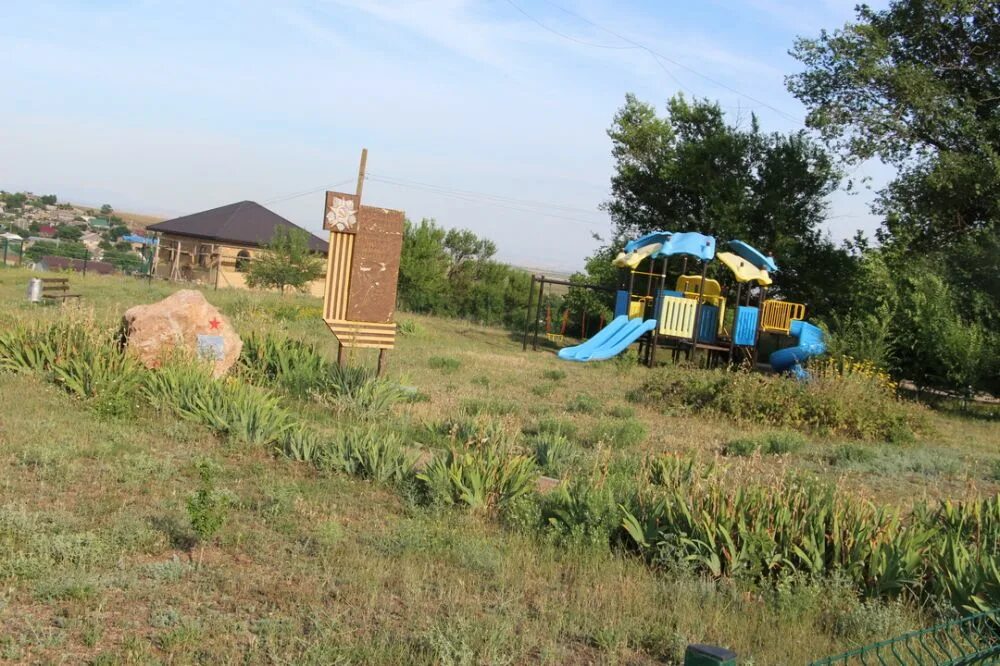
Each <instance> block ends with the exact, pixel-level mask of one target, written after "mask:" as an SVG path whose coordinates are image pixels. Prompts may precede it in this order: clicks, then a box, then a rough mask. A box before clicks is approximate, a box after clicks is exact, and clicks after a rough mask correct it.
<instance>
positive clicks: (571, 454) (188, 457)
mask: <svg viewBox="0 0 1000 666" xmlns="http://www.w3.org/2000/svg"><path fill="white" fill-rule="evenodd" d="M29 276H30V273H28V272H27V271H22V270H15V269H7V270H3V271H0V302H2V303H3V304H4V308H3V310H2V312H0V320H2V321H0V323H2V324H3V325H5V326H7V325H11V324H12V323H14V322H22V323H23V322H26V321H36V320H37V321H56V320H60V319H62V320H65V319H72V318H75V319H87V320H93V321H95V322H97V324H98V326H106V327H113V326H114V325H115V324H116V322H117V321H118V319H119V318H120V316H121V313H122V312H123V311H124V310H125V309H126V308H127V307H129V306H131V305H133V304H137V303H146V302H152V301H155V300H158V299H160V298H162V297H164V296H165V295H167V294H169V293H170V292H171V291H173V290H174V289H176V286H175V285H169V284H165V283H161V282H153V283H147V282H142V281H137V280H134V279H131V278H121V277H88V278H86V279H84V278H80V277H78V276H74V277H73V278H72V282H73V284H74V290H76V291H79V292H80V293H82V294H83V298H82V299H81V303H80V306H79V307H77V306H74V305H69V306H67V307H52V306H48V307H44V306H37V305H31V304H28V303H26V302H25V299H24V292H25V288H26V284H27V280H28V277H29ZM205 295H206V297H207V298H208V299H209V300H210V301H211V302H213V303H214V304H216V305H217V306H218V307H219V308H220V309H221V310H222V311H223V312H224V313H225V314H226V315H228V316H229V317H230V318H231V320H232V322H233V324H234V326H235V327H236V328H237V330H238V331H239V332H240V333H241V334H242V335H244V336H246V335H248V334H250V333H259V334H270V335H277V336H282V337H287V338H290V339H295V340H302V341H306V342H309V343H312V344H315V345H316V346H317V347H318V349H320V350H321V351H322V352H323V353H324V354H326V355H328V356H332V355H333V353H334V352H335V350H336V347H335V342H334V339H333V337H332V335H330V334H329V332H328V331H327V330H326V329H325V326H324V325H323V324H322V322H321V321H320V320H319V303H318V302H317V301H316V300H314V299H309V298H306V297H285V298H281V297H278V296H273V295H260V294H250V293H247V292H237V291H225V290H223V291H206V292H205ZM400 322H401V329H402V333H403V334H402V335H401V336H400V337H399V344H398V346H397V349H396V350H395V351H393V352H392V354H391V356H390V366H389V374H390V376H391V378H392V379H393V380H394V381H396V382H398V383H399V384H401V385H403V386H405V387H408V389H407V390H408V391H409V392H410V393H411V395H413V396H415V397H414V398H412V399H411V400H410V401H404V402H401V403H399V404H397V405H395V406H394V407H393V408H392V410H391V412H389V413H388V414H387V415H385V416H384V417H382V418H381V419H380V421H381V422H380V423H379V424H378V426H379V427H380V428H384V429H386V430H391V431H394V432H397V433H401V436H402V437H403V439H404V441H405V444H406V446H407V447H408V449H409V450H412V451H415V452H416V451H417V450H426V451H430V452H432V453H433V452H435V451H440V450H441V449H442V448H443V447H445V446H447V436H445V435H443V433H448V432H449V429H450V430H451V432H454V430H455V429H456V428H460V427H480V428H490V429H493V430H492V431H493V432H496V431H502V432H504V433H506V435H507V436H509V437H510V438H512V439H515V440H516V441H517V442H518V444H517V446H518V447H520V449H525V450H527V451H528V452H529V453H530V452H531V446H532V443H531V442H532V441H533V440H532V439H531V437H532V433H535V432H537V431H539V430H543V431H544V430H546V429H550V430H551V429H556V430H558V431H559V432H560V433H561V434H562V435H564V436H565V439H566V441H567V442H568V445H567V446H566V447H565V450H562V451H561V453H560V456H559V458H558V460H553V461H549V463H548V464H547V465H546V466H543V469H544V470H545V471H546V472H549V473H552V474H557V475H558V476H560V477H562V478H565V479H567V480H568V482H573V480H575V479H582V478H587V479H595V478H596V479H600V481H601V483H607V484H612V483H615V482H616V479H620V478H624V477H627V476H636V475H640V474H641V473H642V472H643V470H644V469H645V468H646V466H647V465H648V463H649V461H650V460H653V459H656V458H659V457H661V456H662V455H663V454H673V455H675V456H679V458H678V459H683V460H686V461H690V463H691V464H692V465H696V466H697V467H698V468H699V469H710V470H711V474H712V476H711V482H712V483H713V484H719V485H722V486H727V487H730V486H731V487H736V486H749V485H765V486H766V485H768V484H775V483H779V482H781V481H782V480H783V479H788V478H795V479H808V480H810V482H812V481H815V482H818V483H822V484H829V485H834V486H836V487H838V488H839V489H840V490H841V491H842V492H843V493H845V494H847V495H849V496H852V497H857V498H864V499H868V500H871V501H873V502H877V503H880V504H884V505H888V506H896V507H901V508H907V507H910V506H912V505H914V504H916V503H919V502H923V501H931V502H933V501H938V500H943V499H950V500H959V499H968V498H975V497H983V496H991V495H994V494H996V493H997V491H998V483H1000V452H998V451H997V449H996V442H997V441H1000V422H997V421H996V420H995V419H991V418H989V415H986V416H983V415H980V416H979V417H971V416H970V417H966V416H961V415H955V414H949V415H944V414H942V413H938V412H933V411H930V410H928V409H925V408H922V407H919V406H917V405H909V404H906V405H901V406H900V407H899V409H900V410H903V411H902V412H901V413H905V415H906V417H907V419H911V420H912V422H913V423H914V424H915V425H914V436H913V437H912V438H910V437H908V438H905V441H897V442H896V443H889V442H884V441H877V440H871V439H870V438H869V441H862V440H860V439H858V438H851V437H845V436H843V435H839V434H837V433H836V432H827V431H823V430H821V429H820V430H818V429H816V428H805V427H798V426H794V427H793V426H781V427H776V426H775V425H774V424H773V423H770V424H763V423H756V422H754V421H753V420H752V419H747V418H729V417H726V416H723V415H720V414H718V413H716V412H709V411H698V410H697V409H693V408H687V407H684V408H679V407H677V406H676V405H670V406H666V407H665V406H664V403H663V401H662V400H660V399H659V398H658V397H656V396H654V395H653V393H654V391H651V390H650V386H651V385H652V384H656V385H658V384H660V383H669V382H671V381H674V380H676V379H677V378H684V377H689V376H693V377H696V378H697V377H698V375H697V373H699V372H702V371H696V370H686V369H681V368H673V367H667V368H663V369H658V370H656V371H653V372H652V373H651V371H649V370H647V369H645V368H641V367H637V366H635V365H634V364H632V363H629V362H628V361H627V360H625V361H621V362H608V363H602V364H594V365H590V364H569V363H565V362H561V361H559V360H558V359H557V358H555V356H554V354H553V353H552V352H551V350H547V351H544V352H537V353H533V352H530V351H529V352H527V353H524V352H522V351H521V347H520V340H519V339H518V337H517V336H516V335H511V334H509V333H507V332H504V331H501V330H497V329H489V328H483V327H478V326H475V325H470V324H467V323H464V322H458V321H448V320H440V319H434V318H427V317H420V316H413V315H407V314H403V315H401V316H400ZM349 358H350V361H351V362H352V363H353V364H368V365H371V364H373V363H374V358H373V356H372V355H371V354H369V353H354V354H350V355H349ZM651 380H652V382H651ZM234 381H237V380H234ZM278 395H279V396H280V400H281V404H282V406H283V407H286V408H287V409H288V410H289V411H290V412H291V413H293V414H294V415H295V417H296V418H297V419H298V420H300V421H301V422H303V423H307V424H309V425H310V426H311V427H315V428H317V429H319V430H320V431H322V432H325V433H336V432H338V431H339V430H341V429H343V428H346V427H348V426H349V425H350V426H353V425H355V424H354V417H351V416H345V415H344V414H343V413H342V412H340V411H338V410H336V409H334V408H332V407H331V406H330V405H329V404H327V403H324V402H323V401H317V400H314V399H310V398H308V397H300V398H294V397H291V396H290V395H287V394H285V393H278ZM647 398H648V399H647ZM0 405H2V410H0V457H2V461H3V463H4V465H5V473H4V475H3V477H2V482H0V526H2V527H0V577H2V580H3V584H4V585H3V592H2V597H0V658H2V659H6V660H8V661H12V662H43V663H48V662H61V661H68V662H71V663H76V662H87V661H90V662H94V663H148V662H162V663H192V662H202V663H237V662H238V663H324V664H327V663H386V664H395V663H440V664H478V663H490V664H492V663H513V664H519V663H553V664H564V663H635V664H643V663H664V662H666V663H671V662H676V661H677V660H678V659H679V658H680V655H681V654H682V651H683V648H684V646H685V645H686V644H687V643H689V642H710V643H717V644H723V645H726V646H728V647H731V648H732V649H734V650H736V651H737V652H739V653H740V654H741V655H742V656H744V657H750V658H752V663H755V664H786V663H805V662H807V661H809V660H810V659H813V658H819V657H823V656H826V655H828V654H831V653H834V652H838V651H840V650H843V649H848V648H850V647H854V646H856V645H858V644H862V643H864V642H868V641H873V640H878V639H881V638H885V637H888V636H891V635H895V634H898V633H901V632H903V631H906V630H909V629H914V628H918V627H921V626H924V625H925V624H927V623H929V622H932V621H934V619H935V618H936V617H938V614H937V613H938V609H937V608H935V607H933V605H927V604H925V605H922V606H917V605H915V604H913V603H910V602H909V601H908V600H906V599H900V600H888V601H878V600H865V599H863V598H861V597H860V596H859V595H858V594H857V592H856V591H855V590H854V589H853V588H852V587H851V586H850V585H849V584H848V583H846V582H845V581H840V580H836V579H830V578H827V577H823V578H801V579H796V580H794V581H787V580H786V581H782V582H779V583H775V584H773V585H768V584H762V583H760V582H759V581H750V580H746V579H742V578H739V577H729V576H724V577H721V578H716V577H712V576H708V575H705V574H704V573H703V572H699V571H695V570H691V569H690V568H686V567H684V566H650V562H649V561H648V559H644V558H641V557H638V556H636V554H634V552H633V551H632V550H630V549H628V548H624V547H614V548H608V544H607V542H606V540H605V542H603V543H602V542H600V540H599V539H589V538H586V536H585V535H584V536H582V537H581V536H579V535H577V536H576V537H573V536H571V537H565V536H559V535H556V534H554V533H549V532H544V531H538V530H536V529H533V528H532V529H528V528H525V527H524V526H523V525H522V524H521V523H522V522H524V521H523V520H521V521H520V522H519V515H520V514H518V513H517V512H516V511H515V512H511V513H510V514H505V515H496V514H494V513H489V512H476V511H468V510H465V509H462V508H459V507H452V506H442V505H440V504H435V503H428V502H426V501H421V500H420V498H419V497H418V496H417V495H418V493H417V492H416V491H415V490H414V486H413V485H412V484H405V483H404V484H398V485H392V484H389V485H387V484H378V483H373V482H371V481H366V480H362V479H359V478H356V477H353V476H349V475H345V474H342V473H338V472H334V471H331V470H329V469H323V468H322V467H321V468H320V469H317V468H316V467H314V466H311V465H307V464H303V463H296V462H293V461H291V460H289V459H287V458H285V457H283V456H280V455H274V453H273V452H272V451H271V450H270V449H269V448H268V447H264V446H247V445H245V444H241V443H239V442H236V441H233V439H232V438H226V437H220V436H218V435H217V434H216V433H215V432H214V431H213V430H211V429H209V428H208V427H206V426H205V425H203V424H200V423H197V422H194V421H192V420H189V419H181V418H178V417H177V416H175V415H174V414H172V413H170V412H168V411H164V410H157V409H153V408H151V407H149V406H148V405H140V406H138V408H137V409H135V410H134V411H132V412H130V413H129V414H128V415H127V416H121V415H118V416H115V415H108V414H106V413H105V412H103V411H101V410H99V409H94V408H93V405H92V404H90V403H88V402H87V401H86V400H81V399H79V398H77V397H74V396H72V395H70V394H68V393H67V392H66V391H65V390H62V389H61V388H59V387H58V386H57V385H54V384H53V383H52V382H51V381H47V380H46V378H45V377H43V376H38V375H37V374H31V373H27V374H26V373H21V374H2V375H0ZM775 432H780V433H781V434H782V438H774V437H772V439H775V441H779V442H786V441H787V442H792V444H788V445H787V446H785V447H784V448H781V447H778V448H779V449H780V450H781V451H782V452H780V453H775V454H772V453H767V449H766V447H765V448H764V449H760V448H758V447H757V445H756V444H755V442H757V441H758V440H757V439H754V438H755V437H756V438H758V439H759V438H765V439H766V437H767V436H770V435H773V434H774V433H775ZM789 433H792V434H795V435H796V436H795V437H792V436H791V434H789ZM746 441H750V442H751V444H749V445H747V444H745V443H741V442H746ZM762 441H763V440H762ZM768 441H770V440H768ZM536 453H537V452H536ZM206 466H210V467H211V468H212V469H214V470H216V471H215V473H214V475H213V481H212V483H213V488H214V489H216V490H218V491H220V492H223V491H224V492H225V495H226V497H228V498H230V501H229V503H228V505H227V506H228V508H227V509H226V510H225V523H224V524H223V525H222V527H221V529H220V530H219V531H218V533H217V534H215V535H213V536H211V537H210V538H201V539H199V538H197V535H196V534H194V533H193V531H192V522H191V511H190V510H189V506H190V498H191V497H192V495H193V494H195V493H196V492H197V491H198V489H199V487H200V484H201V483H202V481H200V480H199V479H200V476H199V470H200V469H204V468H205V467H206Z"/></svg>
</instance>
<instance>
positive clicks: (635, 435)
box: [586, 419, 648, 448]
mask: <svg viewBox="0 0 1000 666" xmlns="http://www.w3.org/2000/svg"><path fill="white" fill-rule="evenodd" d="M647 434H648V430H647V429H646V426H645V425H643V423H642V422H641V421H636V420H633V419H627V420H622V419H601V420H600V421H598V422H597V425H596V426H594V429H593V430H592V431H591V432H590V434H589V435H588V436H587V437H586V442H587V443H588V444H590V445H592V446H596V445H598V444H607V445H608V446H611V447H613V448H625V447H629V446H635V445H637V444H641V443H642V441H643V440H645V439H646V435H647Z"/></svg>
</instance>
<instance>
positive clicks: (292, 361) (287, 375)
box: [239, 333, 329, 397]
mask: <svg viewBox="0 0 1000 666" xmlns="http://www.w3.org/2000/svg"><path fill="white" fill-rule="evenodd" d="M239 364H240V365H239V368H240V371H241V372H242V374H243V375H244V376H245V377H246V378H247V380H248V381H250V382H252V383H254V384H258V385H260V386H269V387H270V386H275V385H278V386H280V387H281V388H283V389H285V390H287V391H288V392H289V393H291V394H293V395H297V396H300V397H304V396H307V395H309V394H310V393H312V392H315V391H323V390H324V389H325V388H326V386H325V384H326V379H327V372H328V365H329V364H328V363H327V361H326V359H325V358H323V355H322V354H320V353H319V351H318V350H317V349H316V348H315V347H314V346H313V345H309V344H306V343H304V342H301V341H299V340H294V339H291V338H286V337H279V336H275V335H261V334H259V333H250V334H248V335H246V336H244V338H243V350H242V351H241V352H240V358H239Z"/></svg>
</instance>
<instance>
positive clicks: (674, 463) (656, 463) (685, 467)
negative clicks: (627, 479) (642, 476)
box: [646, 455, 714, 488]
mask: <svg viewBox="0 0 1000 666" xmlns="http://www.w3.org/2000/svg"><path fill="white" fill-rule="evenodd" d="M646 465H647V468H648V472H647V474H646V478H647V479H648V480H649V482H650V483H651V484H653V485H656V486H667V487H669V488H673V487H676V486H683V485H687V484H689V483H692V482H693V481H694V480H695V479H697V478H699V472H698V467H697V465H696V463H695V459H694V458H692V457H690V456H678V455H663V456H658V457H656V458H651V459H649V460H647V462H646ZM713 470H714V466H710V467H709V468H708V469H707V470H706V471H705V472H704V473H703V474H702V476H707V475H708V474H711V472H712V471H713Z"/></svg>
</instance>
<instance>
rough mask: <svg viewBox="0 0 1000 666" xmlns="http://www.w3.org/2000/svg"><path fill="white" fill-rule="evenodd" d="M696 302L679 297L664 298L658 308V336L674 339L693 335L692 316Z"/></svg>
mask: <svg viewBox="0 0 1000 666" xmlns="http://www.w3.org/2000/svg"><path fill="white" fill-rule="evenodd" d="M697 308H698V301H696V300H693V299H690V298H682V297H680V296H664V297H663V303H662V305H661V306H660V334H661V335H670V336H673V337H675V338H690V337H691V336H692V335H694V315H695V310H696V309H697Z"/></svg>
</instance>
